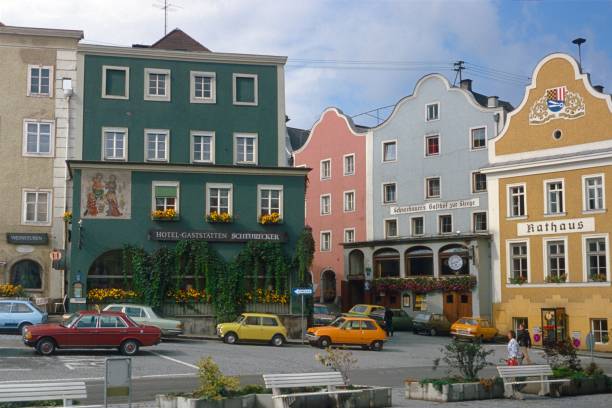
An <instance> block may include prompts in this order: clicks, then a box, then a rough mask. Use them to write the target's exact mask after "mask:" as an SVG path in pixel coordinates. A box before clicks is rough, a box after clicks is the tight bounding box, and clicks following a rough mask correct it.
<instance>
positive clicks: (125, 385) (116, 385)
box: [104, 357, 132, 407]
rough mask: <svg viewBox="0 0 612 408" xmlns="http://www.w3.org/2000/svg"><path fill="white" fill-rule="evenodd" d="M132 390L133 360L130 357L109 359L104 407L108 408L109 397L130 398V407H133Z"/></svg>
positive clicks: (107, 360) (105, 378)
mask: <svg viewBox="0 0 612 408" xmlns="http://www.w3.org/2000/svg"><path fill="white" fill-rule="evenodd" d="M131 388H132V359H131V358H129V357H110V358H107V359H106V375H105V377H104V406H105V407H107V406H108V397H128V407H131V406H132V392H131Z"/></svg>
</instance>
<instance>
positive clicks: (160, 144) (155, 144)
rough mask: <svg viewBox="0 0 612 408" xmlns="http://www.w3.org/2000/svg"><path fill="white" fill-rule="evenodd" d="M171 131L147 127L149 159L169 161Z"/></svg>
mask: <svg viewBox="0 0 612 408" xmlns="http://www.w3.org/2000/svg"><path fill="white" fill-rule="evenodd" d="M169 141H170V133H169V132H168V131H167V130H158V129H145V149H146V150H145V157H146V160H147V161H168V150H169V149H168V147H169V146H168V145H169Z"/></svg>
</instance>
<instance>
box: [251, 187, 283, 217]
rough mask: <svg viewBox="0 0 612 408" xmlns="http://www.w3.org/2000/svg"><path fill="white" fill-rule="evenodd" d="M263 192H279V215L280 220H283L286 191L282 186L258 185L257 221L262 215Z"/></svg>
mask: <svg viewBox="0 0 612 408" xmlns="http://www.w3.org/2000/svg"><path fill="white" fill-rule="evenodd" d="M261 190H276V191H279V192H280V194H279V195H278V210H279V211H278V215H279V217H280V219H281V220H282V219H283V212H284V211H283V207H284V206H283V201H284V189H283V186H282V185H280V184H258V185H257V220H259V217H260V215H261Z"/></svg>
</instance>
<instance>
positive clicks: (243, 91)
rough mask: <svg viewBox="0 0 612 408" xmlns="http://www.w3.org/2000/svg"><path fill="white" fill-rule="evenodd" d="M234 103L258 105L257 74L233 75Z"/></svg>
mask: <svg viewBox="0 0 612 408" xmlns="http://www.w3.org/2000/svg"><path fill="white" fill-rule="evenodd" d="M233 82H234V85H233V90H234V105H251V106H254V105H257V75H252V74H234V75H233Z"/></svg>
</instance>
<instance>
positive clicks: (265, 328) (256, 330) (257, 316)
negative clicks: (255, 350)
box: [217, 313, 287, 346]
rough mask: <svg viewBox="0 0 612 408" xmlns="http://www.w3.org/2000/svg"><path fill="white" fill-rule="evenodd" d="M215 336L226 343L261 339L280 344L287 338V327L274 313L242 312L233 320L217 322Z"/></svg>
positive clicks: (276, 344) (275, 344)
mask: <svg viewBox="0 0 612 408" xmlns="http://www.w3.org/2000/svg"><path fill="white" fill-rule="evenodd" d="M217 336H219V337H220V338H222V339H223V341H224V342H225V343H227V344H234V343H236V342H238V341H263V342H268V343H271V344H272V345H274V346H282V345H283V344H285V341H286V340H287V328H286V327H285V326H283V324H282V323H281V321H280V319H279V318H278V316H276V315H273V314H266V313H243V314H241V315H240V316H238V318H237V319H236V321H235V322H232V323H221V324H218V325H217Z"/></svg>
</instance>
